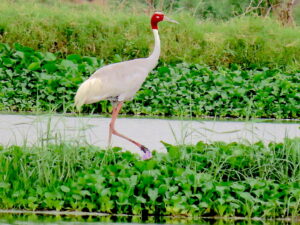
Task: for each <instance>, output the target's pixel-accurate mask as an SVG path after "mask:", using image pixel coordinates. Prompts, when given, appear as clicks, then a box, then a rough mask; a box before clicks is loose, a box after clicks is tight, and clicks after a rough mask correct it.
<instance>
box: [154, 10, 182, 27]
mask: <svg viewBox="0 0 300 225" xmlns="http://www.w3.org/2000/svg"><path fill="white" fill-rule="evenodd" d="M163 20H165V21H169V22H172V23H178V22H177V21H176V20H172V19H170V18H169V17H167V16H165V15H164V14H163V13H161V12H156V13H154V14H153V16H152V18H151V26H152V29H155V30H157V29H158V27H157V24H158V23H159V22H161V21H163Z"/></svg>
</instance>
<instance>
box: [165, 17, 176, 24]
mask: <svg viewBox="0 0 300 225" xmlns="http://www.w3.org/2000/svg"><path fill="white" fill-rule="evenodd" d="M164 20H165V21H168V22H171V23H177V24H179V23H178V22H177V21H176V20H172V19H170V18H169V17H167V16H164Z"/></svg>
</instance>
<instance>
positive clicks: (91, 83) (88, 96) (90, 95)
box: [75, 78, 104, 110]
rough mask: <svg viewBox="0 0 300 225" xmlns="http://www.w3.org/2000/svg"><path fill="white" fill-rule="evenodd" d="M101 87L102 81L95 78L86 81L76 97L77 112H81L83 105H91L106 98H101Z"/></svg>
mask: <svg viewBox="0 0 300 225" xmlns="http://www.w3.org/2000/svg"><path fill="white" fill-rule="evenodd" d="M101 86H102V82H101V79H97V78H94V79H88V80H86V81H84V82H83V83H82V84H81V85H80V87H79V88H78V91H77V93H76V95H75V106H76V108H77V110H80V109H81V106H82V105H83V104H90V103H94V102H98V101H100V100H101V99H103V97H104V96H101V92H102V91H101V89H102V88H101Z"/></svg>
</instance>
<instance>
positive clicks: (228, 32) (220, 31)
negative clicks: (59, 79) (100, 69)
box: [0, 0, 300, 70]
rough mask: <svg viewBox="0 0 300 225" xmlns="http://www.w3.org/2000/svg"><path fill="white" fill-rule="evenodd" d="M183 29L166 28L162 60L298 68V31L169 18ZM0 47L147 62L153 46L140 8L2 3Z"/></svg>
mask: <svg viewBox="0 0 300 225" xmlns="http://www.w3.org/2000/svg"><path fill="white" fill-rule="evenodd" d="M170 16H171V17H173V18H174V19H177V20H178V21H179V22H180V25H174V24H168V23H167V22H165V23H162V24H161V26H160V28H161V29H160V33H161V39H162V56H161V60H162V61H163V62H167V63H173V62H189V63H204V64H207V65H210V66H214V67H216V66H220V65H221V66H228V65H230V64H232V63H235V64H239V65H242V66H243V67H246V68H247V67H261V66H267V67H270V68H278V67H279V68H284V69H285V70H295V69H297V68H299V61H300V60H299V59H300V55H299V54H298V53H299V51H300V42H299V38H298V37H299V36H300V30H299V27H294V28H284V27H282V26H281V25H279V24H278V23H277V22H276V21H274V20H272V19H269V18H266V19H263V18H258V17H236V18H234V19H231V20H229V21H226V22H223V21H220V20H217V21H212V20H204V21H203V20H201V21H200V20H198V19H196V18H194V17H192V16H190V15H189V14H188V13H184V12H182V13H176V12H174V13H173V14H172V13H171V15H170ZM0 42H4V43H8V44H10V45H13V44H14V43H16V42H18V43H20V44H22V45H25V46H29V47H32V48H34V49H36V50H41V51H50V52H59V53H60V54H61V55H62V56H66V55H67V54H73V53H76V54H80V55H87V56H97V57H98V58H102V59H104V60H105V61H106V62H108V61H112V60H114V59H115V58H116V57H117V58H118V57H121V58H122V59H124V60H125V59H132V58H137V57H145V56H148V55H149V53H150V52H151V50H152V46H153V35H152V33H151V29H150V25H149V16H148V15H145V13H143V11H142V10H140V8H137V9H134V8H130V10H128V9H119V10H118V9H115V8H106V7H101V6H97V5H92V6H91V5H76V4H60V3H58V2H57V1H54V2H52V3H49V2H48V3H38V2H37V1H28V2H27V1H26V2H22V4H19V3H18V2H15V1H8V0H3V1H1V3H0Z"/></svg>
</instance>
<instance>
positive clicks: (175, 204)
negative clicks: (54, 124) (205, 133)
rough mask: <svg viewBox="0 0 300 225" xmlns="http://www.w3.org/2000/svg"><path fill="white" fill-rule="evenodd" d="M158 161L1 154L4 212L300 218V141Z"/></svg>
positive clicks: (216, 146) (41, 152) (115, 155)
mask: <svg viewBox="0 0 300 225" xmlns="http://www.w3.org/2000/svg"><path fill="white" fill-rule="evenodd" d="M165 145H166V148H167V149H168V154H163V153H156V154H154V157H153V159H151V160H148V161H140V160H139V157H137V156H136V155H133V154H132V153H129V152H122V151H120V149H119V148H115V149H112V150H106V151H103V150H100V149H98V148H97V147H93V146H82V145H75V144H74V142H73V144H70V143H67V142H64V143H61V144H55V145H53V144H48V145H44V146H42V147H41V146H40V147H38V146H32V147H26V146H23V147H19V146H11V147H1V148H0V208H2V209H11V208H15V209H29V210H79V211H89V212H105V213H118V214H120V213H122V214H124V213H125V214H134V215H142V214H143V215H186V216H192V215H193V216H246V217H265V218H274V217H286V216H288V217H295V216H297V215H299V213H300V186H299V184H300V164H299V162H300V160H299V159H300V139H299V138H296V139H286V140H285V141H284V142H283V143H270V144H268V145H265V144H263V143H261V142H258V143H255V144H253V145H245V144H238V143H229V144H225V143H222V142H215V143H212V144H205V143H203V142H199V143H198V144H197V145H194V146H172V145H169V144H166V143H165Z"/></svg>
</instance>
